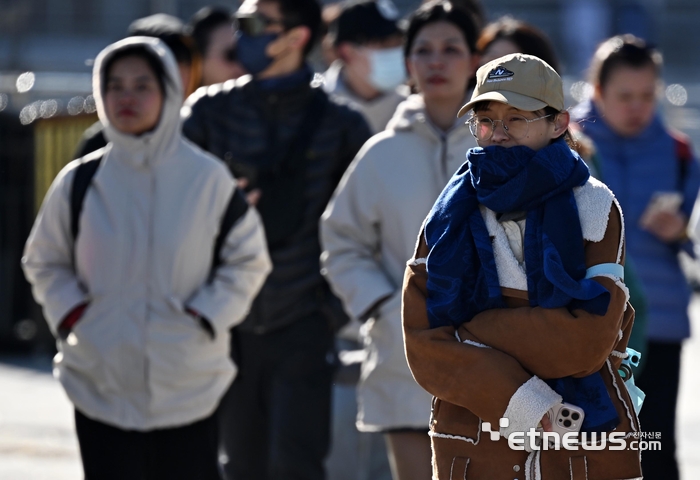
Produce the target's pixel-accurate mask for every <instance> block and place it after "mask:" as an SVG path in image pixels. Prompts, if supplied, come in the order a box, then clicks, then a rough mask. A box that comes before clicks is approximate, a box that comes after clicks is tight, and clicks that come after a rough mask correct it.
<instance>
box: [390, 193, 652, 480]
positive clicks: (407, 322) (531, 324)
mask: <svg viewBox="0 0 700 480" xmlns="http://www.w3.org/2000/svg"><path fill="white" fill-rule="evenodd" d="M621 231H622V220H621V217H620V213H619V210H618V208H617V207H616V206H615V205H614V204H613V206H612V207H611V211H610V214H609V219H608V224H607V230H606V233H605V236H604V238H603V240H602V241H600V242H591V241H585V255H586V264H587V267H591V266H593V265H598V264H601V263H615V262H616V261H617V256H618V250H619V244H620V242H621V241H622V240H621V236H622V234H621ZM427 255H428V247H427V245H426V244H425V240H424V236H423V232H421V235H420V241H419V243H418V246H417V249H416V252H415V255H414V258H415V259H420V258H426V257H427ZM415 263H416V262H409V266H408V267H407V269H406V273H405V278H404V285H403V325H404V336H405V348H406V355H407V359H408V363H409V366H410V368H411V371H412V373H413V375H414V377H415V379H416V381H417V382H418V383H419V384H420V385H421V386H422V387H423V388H425V389H426V390H427V391H428V392H429V393H431V394H432V395H434V397H435V398H434V400H433V411H432V415H431V421H430V432H431V436H432V445H433V478H434V479H436V480H455V479H460V480H482V479H483V480H486V479H488V480H498V479H518V480H525V479H536V478H542V479H544V480H560V479H573V480H580V479H588V480H613V479H633V478H640V477H641V475H642V474H641V466H640V455H639V452H638V451H634V450H631V449H630V448H629V443H630V442H629V441H628V447H627V449H625V450H620V451H612V450H610V449H605V450H599V451H593V450H584V449H582V448H581V447H579V450H578V451H568V450H563V449H561V450H543V451H541V454H540V455H539V458H536V457H535V460H534V461H531V462H530V463H529V464H528V471H527V472H526V471H525V470H526V461H527V459H528V455H529V454H528V452H526V451H517V450H512V449H510V448H509V446H508V442H507V440H506V439H504V438H500V439H499V440H498V441H495V442H494V441H490V440H489V438H488V434H487V433H482V432H481V423H482V420H483V421H485V422H486V421H488V422H490V423H491V425H494V430H495V429H496V428H497V426H498V421H499V419H500V418H501V417H503V416H504V413H505V411H506V409H507V407H508V404H509V401H510V399H511V397H512V396H513V394H514V393H515V392H516V391H517V390H518V388H519V387H520V386H521V385H523V384H524V383H525V382H527V381H528V380H529V379H530V378H531V377H532V376H533V375H537V376H538V377H540V378H542V379H550V378H560V377H565V376H576V377H583V376H586V375H589V374H591V373H593V372H596V371H600V372H601V374H602V377H603V380H604V382H605V384H606V386H607V389H608V393H609V394H610V398H611V399H612V400H613V403H614V404H615V407H616V409H617V413H618V416H619V418H620V424H619V425H618V426H617V428H616V429H615V430H616V431H620V432H638V431H639V423H638V420H637V416H636V415H635V413H634V409H633V407H632V402H631V401H630V397H629V395H628V393H627V390H626V388H625V387H624V384H623V380H622V379H621V377H620V375H619V374H618V367H619V366H620V363H621V359H620V358H619V357H616V356H614V355H611V352H612V351H613V350H616V351H618V352H621V353H622V352H625V348H626V346H627V341H628V339H629V335H630V332H631V330H632V324H633V320H634V310H633V308H632V307H631V306H630V305H629V304H628V303H627V302H626V296H625V292H624V291H623V290H622V289H621V288H620V287H619V286H617V285H616V284H615V282H614V281H613V280H612V279H610V278H607V277H596V280H597V281H598V282H600V283H601V284H602V285H603V286H604V287H605V288H606V289H608V290H609V291H610V295H611V300H610V305H609V307H608V311H607V313H606V314H605V315H604V316H598V315H593V314H590V313H588V312H586V311H584V310H574V311H569V310H567V309H566V308H559V309H544V308H540V307H530V306H528V305H529V304H528V302H527V292H523V291H516V290H512V289H503V295H504V298H505V300H506V303H507V305H508V307H509V308H504V309H494V310H489V311H485V312H482V313H480V314H479V315H477V316H475V317H474V318H473V319H472V321H471V322H469V323H465V324H463V325H462V326H461V327H460V328H459V335H460V338H462V339H471V340H473V341H476V342H480V343H483V344H485V345H488V346H490V347H492V348H480V347H477V346H472V345H469V344H464V343H461V342H459V341H458V340H457V338H456V337H455V330H454V329H453V328H451V327H441V328H430V326H429V322H428V316H427V310H426V295H427V293H426V280H427V272H426V266H425V263H422V264H417V265H416V264H415ZM625 306H627V308H625ZM620 332H622V336H620ZM435 433H438V434H442V438H440V437H436V436H434V434H435ZM445 435H452V436H460V437H466V438H469V439H472V440H473V442H474V443H469V442H467V441H464V440H460V439H454V438H444V436H445ZM533 456H534V454H533ZM535 464H537V468H538V469H539V471H538V472H536V471H535V470H536V468H535ZM540 475H541V477H540Z"/></svg>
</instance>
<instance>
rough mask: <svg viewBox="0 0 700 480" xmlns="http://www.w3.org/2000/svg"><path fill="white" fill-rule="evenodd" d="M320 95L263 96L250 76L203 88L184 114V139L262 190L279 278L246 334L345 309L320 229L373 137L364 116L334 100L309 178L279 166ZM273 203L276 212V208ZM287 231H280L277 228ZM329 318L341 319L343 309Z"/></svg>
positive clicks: (305, 90) (308, 160) (307, 88)
mask: <svg viewBox="0 0 700 480" xmlns="http://www.w3.org/2000/svg"><path fill="white" fill-rule="evenodd" d="M318 94H321V95H325V93H323V92H322V90H321V89H320V88H318V87H312V86H311V85H309V84H303V85H301V86H298V87H295V88H292V89H288V90H284V91H279V90H263V89H261V88H260V86H259V84H258V82H256V81H254V80H251V77H249V76H246V77H243V78H241V79H238V80H235V81H229V82H226V83H224V84H219V85H214V86H210V87H204V88H200V89H199V90H198V91H197V92H195V93H194V94H193V95H192V96H191V97H190V98H189V99H188V100H187V102H186V103H185V106H184V108H183V117H184V126H183V132H184V134H185V135H186V136H187V137H188V138H189V139H190V140H192V141H193V142H194V143H196V144H197V145H199V146H200V147H202V148H203V149H204V150H207V151H209V152H211V153H213V154H214V155H216V156H218V157H219V158H221V159H223V160H224V162H226V163H227V165H228V166H229V168H231V170H232V171H233V173H234V175H235V176H238V177H246V178H248V179H250V180H251V181H252V182H253V183H255V184H257V186H258V187H259V188H260V189H261V190H262V198H261V201H260V202H261V203H260V204H259V205H258V207H259V210H260V212H261V215H262V217H263V221H264V222H265V226H266V233H267V237H268V248H269V250H270V256H271V258H272V262H273V271H272V273H271V274H270V276H269V277H268V279H267V281H266V283H265V285H264V286H263V288H262V290H261V292H260V294H259V295H258V297H257V299H256V300H255V302H254V304H253V307H252V308H251V311H250V314H249V316H248V318H247V319H246V320H245V322H244V323H243V324H242V325H241V328H242V329H244V330H247V331H253V332H256V333H264V332H267V331H270V330H273V329H275V328H279V327H282V326H285V325H288V324H290V323H292V322H294V321H296V320H300V319H302V318H304V317H307V316H310V315H314V314H318V313H322V314H323V313H326V314H328V313H329V304H332V305H333V306H334V307H339V303H336V302H337V299H335V298H334V297H332V295H331V294H330V291H329V289H328V286H327V284H326V283H325V280H324V279H323V277H322V276H321V273H320V263H319V259H320V255H321V247H320V243H319V230H318V223H319V219H320V217H321V214H322V213H323V211H324V209H325V207H326V204H327V203H328V201H329V200H330V198H331V195H332V194H333V191H334V190H335V187H336V185H337V184H338V182H339V181H340V179H341V177H342V175H343V173H344V172H345V169H346V168H347V167H348V165H349V164H350V162H351V161H352V159H353V158H354V157H355V154H356V153H357V152H358V150H359V149H360V147H361V146H362V145H363V144H364V142H365V141H366V140H367V139H368V138H369V137H370V135H371V134H370V130H369V127H368V126H367V124H366V122H365V120H364V119H363V117H362V116H361V114H360V113H358V112H356V111H354V110H351V109H349V108H348V107H347V106H345V105H341V104H339V103H337V102H336V101H335V100H333V99H330V98H328V99H327V101H325V102H324V104H325V105H324V108H323V114H322V118H321V121H320V125H319V126H318V128H317V129H316V131H315V133H314V135H313V137H312V138H311V142H310V145H309V148H308V149H307V150H306V152H307V154H306V155H305V156H304V158H303V159H302V158H297V160H296V163H304V165H302V168H303V170H302V172H303V175H301V176H299V175H295V172H296V173H299V170H298V168H299V165H298V164H297V165H292V166H291V168H290V166H289V165H287V166H284V165H280V163H284V162H283V161H282V160H281V159H284V158H285V156H284V155H285V153H286V152H287V150H289V148H290V146H291V145H292V143H293V141H294V138H295V137H297V136H298V135H299V134H300V133H301V129H302V128H303V127H304V126H302V125H300V124H301V123H302V122H304V121H305V120H306V121H307V122H308V119H305V114H306V112H307V109H308V108H309V106H310V102H311V99H312V97H313V96H314V95H318ZM307 125H308V123H307ZM280 171H281V173H280ZM271 172H274V173H271ZM270 175H277V176H278V177H279V178H278V183H274V182H273V183H272V184H271V183H270V182H268V183H267V184H265V183H264V179H265V178H268V179H269V178H270ZM279 180H283V181H282V182H281V183H280V182H279ZM266 185H267V190H266ZM270 185H274V187H271V186H270ZM280 190H283V191H284V192H285V193H284V194H282V195H280ZM266 197H267V198H266ZM272 199H274V205H270V204H269V203H270V202H271V201H273V200H272ZM264 200H267V201H268V204H267V205H266V206H263V205H262V203H263V201H264ZM295 204H297V205H299V206H300V207H299V208H297V209H296V210H297V211H298V214H299V215H298V217H299V218H298V221H297V220H293V223H292V224H291V225H290V223H289V220H290V216H294V210H295V207H294V205H295ZM265 207H267V208H265ZM290 210H291V213H288V212H290ZM285 223H286V224H287V226H286V227H283V228H282V231H280V228H277V226H278V225H279V224H285ZM330 311H335V312H338V313H340V311H339V310H338V309H337V308H335V309H334V308H330ZM327 316H331V315H327Z"/></svg>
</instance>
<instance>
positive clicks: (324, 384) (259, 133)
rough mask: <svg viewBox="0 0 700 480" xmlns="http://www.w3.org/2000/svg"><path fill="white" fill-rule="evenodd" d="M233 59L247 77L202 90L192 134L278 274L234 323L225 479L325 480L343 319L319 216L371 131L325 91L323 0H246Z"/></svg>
mask: <svg viewBox="0 0 700 480" xmlns="http://www.w3.org/2000/svg"><path fill="white" fill-rule="evenodd" d="M236 17H237V23H238V32H237V34H236V37H237V38H236V55H237V59H238V61H239V62H240V63H241V65H243V67H244V68H245V69H246V70H247V71H248V72H249V73H250V74H251V75H245V76H243V77H241V78H238V79H236V80H234V81H228V82H225V83H223V84H217V85H213V86H210V87H207V88H202V89H199V90H198V91H197V92H196V93H195V94H194V95H192V96H191V97H190V98H189V99H188V101H187V102H186V104H185V107H184V108H183V117H184V126H183V130H184V133H185V135H186V136H188V138H190V139H191V140H192V141H193V142H195V143H196V144H198V145H199V146H200V147H202V148H203V149H205V150H208V151H209V152H211V153H213V154H214V155H216V156H218V157H219V158H221V159H222V160H223V161H224V162H226V164H227V165H228V166H229V167H230V169H231V171H232V173H233V174H234V176H236V177H237V178H238V181H239V186H241V185H244V186H245V187H244V188H246V190H247V191H248V192H249V193H248V200H249V202H250V203H251V204H254V205H255V206H256V208H257V210H258V212H259V213H260V215H261V217H262V219H263V223H264V225H265V231H266V240H267V244H268V250H269V252H270V257H271V258H272V261H273V271H272V273H271V274H270V276H269V277H268V279H267V281H266V283H265V285H264V286H263V288H262V290H261V291H260V294H259V295H258V297H257V298H256V300H255V302H254V304H253V306H252V307H251V311H250V313H249V315H248V317H247V318H246V319H245V321H244V322H243V323H242V324H241V325H240V326H238V327H236V328H235V334H234V335H233V337H234V338H235V339H236V340H235V341H234V342H233V343H232V349H231V351H232V356H233V358H234V361H235V363H236V364H237V365H238V366H239V368H240V371H239V374H238V377H237V378H236V379H235V380H234V382H233V384H232V386H231V389H230V391H229V392H228V394H227V395H226V397H225V398H224V400H223V402H222V406H221V422H220V428H221V430H222V431H221V438H222V447H223V450H224V453H225V454H226V456H227V457H228V460H227V462H226V463H225V465H224V472H225V473H226V475H227V478H231V479H235V480H248V479H250V480H253V479H254V480H267V479H305V480H321V479H323V478H325V474H324V468H323V459H324V457H325V456H326V453H327V451H328V445H329V430H330V427H329V423H330V418H329V417H330V404H331V380H332V373H333V368H334V365H333V364H334V361H335V360H334V359H335V355H334V351H333V348H334V347H333V343H334V342H333V339H334V338H333V337H334V330H335V329H337V328H338V327H339V324H340V323H342V322H341V320H340V319H344V320H346V319H347V317H345V316H344V314H343V313H342V308H341V307H340V303H339V301H338V300H337V299H336V298H335V297H334V296H333V295H332V294H331V293H330V289H329V287H328V285H327V284H326V283H325V281H324V280H323V278H322V276H321V274H320V262H319V257H320V254H321V248H320V245H319V232H318V222H319V219H320V217H321V214H322V213H323V211H324V208H325V206H326V204H327V203H328V201H329V199H330V197H331V195H332V193H333V191H334V189H335V187H336V185H337V183H338V182H339V181H340V178H341V177H342V175H343V173H344V171H345V169H346V168H347V166H348V165H349V164H350V162H351V161H352V159H353V158H354V156H355V154H356V153H357V152H358V150H359V149H360V147H361V146H362V144H363V143H364V142H365V141H366V140H367V139H368V138H369V136H370V131H369V127H368V126H367V124H366V123H365V121H364V119H363V118H362V115H361V114H359V113H358V112H356V111H354V110H351V109H349V108H348V107H347V106H343V105H340V104H338V103H336V102H335V101H333V100H331V99H329V98H328V96H327V94H326V93H325V92H324V91H323V89H322V88H321V87H319V86H317V85H316V82H313V83H314V85H313V86H312V79H313V76H314V74H313V72H312V71H311V69H310V68H309V67H308V66H307V64H306V60H305V59H306V56H307V54H308V53H309V51H310V50H311V48H312V46H313V43H314V41H315V39H316V36H317V32H318V29H319V26H320V23H321V10H320V6H319V5H318V3H317V1H316V0H246V1H245V2H244V3H243V4H242V5H241V7H240V9H239V10H238V12H237V14H236Z"/></svg>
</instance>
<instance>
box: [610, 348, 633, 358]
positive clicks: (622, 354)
mask: <svg viewBox="0 0 700 480" xmlns="http://www.w3.org/2000/svg"><path fill="white" fill-rule="evenodd" d="M610 355H612V356H613V357H617V358H621V359H623V360H624V359H625V358H627V357H629V353H627V352H625V353H622V352H618V351H617V350H613V351H612V352H610Z"/></svg>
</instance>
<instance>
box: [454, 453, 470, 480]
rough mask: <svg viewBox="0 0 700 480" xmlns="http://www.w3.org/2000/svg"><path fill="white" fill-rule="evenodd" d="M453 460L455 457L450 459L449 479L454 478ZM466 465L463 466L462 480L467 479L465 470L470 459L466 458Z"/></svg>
mask: <svg viewBox="0 0 700 480" xmlns="http://www.w3.org/2000/svg"><path fill="white" fill-rule="evenodd" d="M455 460H457V457H454V458H453V459H452V465H450V478H456V477H455V474H454V469H455ZM466 460H467V463H466V464H465V465H464V474H463V475H462V480H466V478H467V469H468V468H469V460H471V459H470V458H467V459H466Z"/></svg>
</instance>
